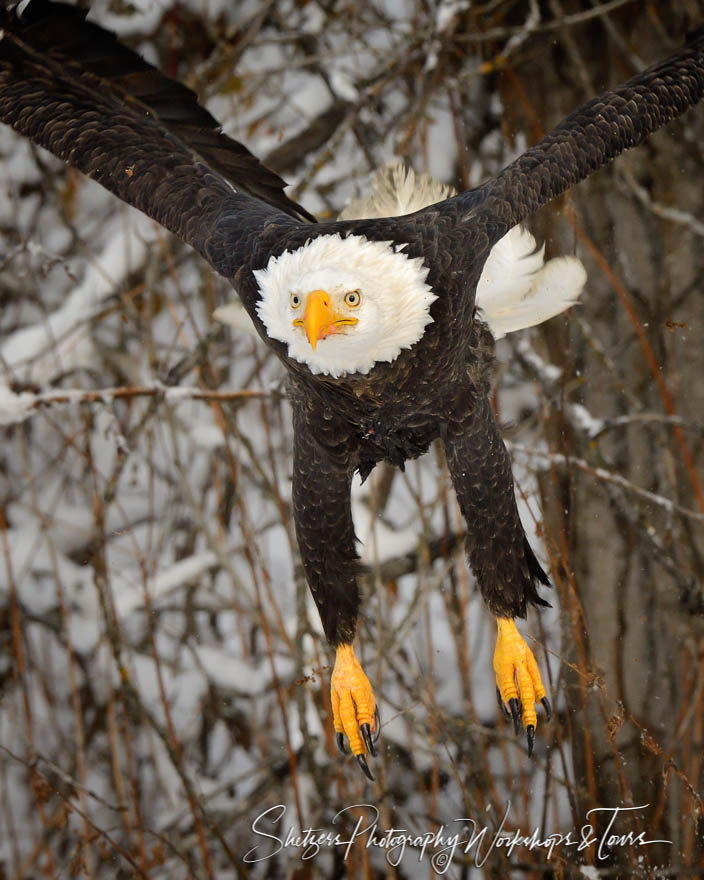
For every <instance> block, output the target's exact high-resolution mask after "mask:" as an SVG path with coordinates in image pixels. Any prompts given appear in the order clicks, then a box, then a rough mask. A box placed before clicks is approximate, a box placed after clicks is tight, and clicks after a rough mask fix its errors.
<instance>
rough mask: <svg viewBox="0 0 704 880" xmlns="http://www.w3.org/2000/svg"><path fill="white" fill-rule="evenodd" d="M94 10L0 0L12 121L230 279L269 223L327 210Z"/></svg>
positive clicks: (2, 64) (5, 110)
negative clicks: (292, 192) (90, 15)
mask: <svg viewBox="0 0 704 880" xmlns="http://www.w3.org/2000/svg"><path fill="white" fill-rule="evenodd" d="M85 17H86V12H85V11H84V10H80V9H78V8H76V7H74V6H68V5H65V4H61V3H50V2H48V0H33V2H32V3H30V4H29V5H28V6H27V7H25V9H24V11H23V12H22V14H21V15H20V14H18V13H17V10H16V9H10V10H8V9H0V32H1V33H2V39H0V119H2V121H3V122H7V123H9V124H10V125H11V126H12V127H13V128H15V129H16V130H17V131H19V132H21V133H22V134H25V135H27V137H30V138H31V139H32V140H33V141H35V142H36V143H38V144H40V145H41V146H43V147H46V148H47V149H49V150H51V152H52V153H54V154H55V155H56V156H59V157H60V158H61V159H64V160H65V161H66V162H68V163H69V164H70V165H72V166H73V167H74V168H77V169H79V170H80V171H82V172H83V173H84V174H87V175H88V176H89V177H92V178H94V179H95V180H97V181H98V182H99V183H101V184H102V185H103V186H104V187H106V189H108V190H110V191H111V192H112V193H114V194H115V195H116V196H118V197H119V198H120V199H122V200H123V201H125V202H127V203H128V204H130V205H133V206H134V207H135V208H138V209H139V210H140V211H143V212H144V213H145V214H147V215H148V216H149V217H152V218H153V219H154V220H156V221H157V222H159V223H161V224H162V225H163V226H165V227H166V228H167V229H169V230H171V231H172V232H174V233H175V234H176V235H178V236H179V237H180V238H182V239H183V240H184V241H186V242H187V243H188V244H190V245H192V246H193V247H194V248H195V249H196V250H197V251H198V252H199V253H201V254H202V255H203V256H205V257H206V259H208V260H209V261H210V263H211V264H212V265H213V266H214V268H215V269H216V270H217V271H218V272H220V273H221V274H223V275H225V276H226V277H229V278H232V277H233V275H234V273H235V271H236V270H237V267H238V265H239V263H240V262H241V258H242V256H243V255H244V254H245V253H246V252H247V242H248V240H249V239H250V237H251V236H252V235H253V234H256V233H257V231H259V230H260V229H261V228H262V226H263V225H265V224H267V223H272V222H274V223H278V224H284V225H286V226H288V225H291V224H296V223H297V222H299V218H305V219H306V220H314V219H315V218H313V217H312V216H311V215H310V214H308V212H307V211H305V210H304V209H303V208H302V207H301V206H300V205H297V204H296V203H295V202H293V201H291V200H290V199H289V198H288V197H287V196H286V195H285V193H284V187H285V183H284V181H283V180H282V179H281V178H280V177H279V176H278V175H277V174H275V173H274V172H273V171H270V170H269V169H268V168H266V167H265V166H264V165H262V164H261V163H260V162H259V160H258V159H257V158H256V157H255V156H253V155H252V153H250V152H249V150H248V149H247V148H246V147H244V146H242V144H239V143H237V142H236V141H233V140H232V139H230V138H228V137H227V136H226V135H224V134H222V132H221V131H220V126H219V124H218V123H217V121H216V120H215V119H214V118H213V117H212V116H211V115H210V113H208V111H207V110H205V109H204V108H203V107H201V106H200V105H199V104H198V100H197V98H196V95H195V94H194V93H193V92H192V91H191V90H190V89H188V88H186V87H185V86H183V85H182V84H180V83H178V82H176V81H175V80H172V79H169V78H168V77H166V76H163V75H162V74H161V73H159V72H158V71H157V70H156V69H155V68H153V67H152V66H151V65H149V64H147V62H146V61H144V59H142V58H141V57H140V56H139V55H137V54H136V53H135V52H132V51H131V50H130V49H128V48H126V47H125V46H123V45H121V44H120V43H119V42H118V41H117V39H116V38H115V36H114V34H112V33H110V32H109V31H107V30H105V29H104V28H102V27H99V26H98V25H96V24H93V23H92V22H89V21H86V20H85ZM224 218H226V220H227V222H225V223H223V222H222V221H223V219H224ZM220 227H223V228H226V230H227V241H226V243H225V242H221V241H220V239H221V235H220Z"/></svg>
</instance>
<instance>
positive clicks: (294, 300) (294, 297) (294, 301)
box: [290, 293, 301, 309]
mask: <svg viewBox="0 0 704 880" xmlns="http://www.w3.org/2000/svg"><path fill="white" fill-rule="evenodd" d="M290 303H291V308H292V309H297V308H298V307H299V306H300V304H301V295H300V294H299V293H292V294H291V299H290Z"/></svg>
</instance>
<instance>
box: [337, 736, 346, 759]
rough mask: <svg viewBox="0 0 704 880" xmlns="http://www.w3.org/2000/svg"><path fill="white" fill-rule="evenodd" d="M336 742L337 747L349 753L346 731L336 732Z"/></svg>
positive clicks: (344, 752)
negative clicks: (346, 743)
mask: <svg viewBox="0 0 704 880" xmlns="http://www.w3.org/2000/svg"><path fill="white" fill-rule="evenodd" d="M335 742H336V743H337V747H338V749H339V750H340V751H341V752H342V754H343V755H346V754H347V746H346V745H345V735H344V733H336V734H335Z"/></svg>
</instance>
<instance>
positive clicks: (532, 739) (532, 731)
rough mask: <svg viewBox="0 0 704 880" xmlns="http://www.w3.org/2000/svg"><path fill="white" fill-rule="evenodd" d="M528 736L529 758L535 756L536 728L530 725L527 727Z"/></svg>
mask: <svg viewBox="0 0 704 880" xmlns="http://www.w3.org/2000/svg"><path fill="white" fill-rule="evenodd" d="M526 736H527V737H528V757H529V758H530V756H531V755H532V754H533V746H534V745H535V727H533V725H532V724H529V725H528V727H526Z"/></svg>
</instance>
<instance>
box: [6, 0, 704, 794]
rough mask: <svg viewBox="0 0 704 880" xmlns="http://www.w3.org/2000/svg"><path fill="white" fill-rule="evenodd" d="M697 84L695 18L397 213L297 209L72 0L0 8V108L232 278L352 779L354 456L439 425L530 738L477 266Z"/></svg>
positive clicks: (536, 678)
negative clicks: (518, 148) (268, 407)
mask: <svg viewBox="0 0 704 880" xmlns="http://www.w3.org/2000/svg"><path fill="white" fill-rule="evenodd" d="M702 94H704V29H700V30H699V31H697V32H695V33H693V34H692V35H690V37H689V39H688V41H687V44H686V45H685V46H684V47H683V48H681V49H680V50H679V51H677V52H675V53H674V54H673V55H672V56H671V57H669V58H667V59H666V60H664V61H662V62H660V63H659V64H656V65H654V66H652V67H650V68H649V69H647V70H645V71H643V72H642V73H640V74H638V75H637V76H635V77H634V78H633V79H631V80H629V81H628V82H627V83H625V84H624V85H622V86H620V87H618V88H616V89H613V90H611V91H608V92H606V93H604V94H603V95H601V96H600V97H597V98H594V99H593V100H591V101H589V102H588V103H586V104H585V105H584V106H582V107H580V108H579V109H578V110H576V111H575V112H574V113H572V114H571V115H570V116H568V117H567V118H566V119H565V120H564V121H563V122H562V123H560V124H559V125H558V126H557V127H556V128H555V129H554V130H553V131H552V132H551V133H550V134H548V135H547V136H546V137H545V138H543V139H542V140H541V141H539V142H538V143H537V144H536V145H535V146H533V147H531V148H530V149H529V150H527V151H526V152H525V153H524V154H523V155H522V156H520V157H519V158H518V159H516V160H515V161H514V162H512V163H511V164H510V165H508V166H507V167H506V168H504V169H503V170H502V171H501V172H500V173H499V174H497V175H496V177H494V178H493V179H491V180H488V181H487V182H486V183H484V184H482V185H481V186H479V187H477V188H476V189H473V190H471V191H469V192H463V193H460V194H458V195H453V196H449V195H448V196H446V197H443V198H442V200H441V201H438V202H437V203H435V204H431V205H429V206H427V207H424V208H422V209H421V210H416V211H414V212H413V213H410V214H403V212H402V210H397V211H394V214H395V215H396V216H389V217H381V218H380V217H371V218H366V219H349V218H343V219H340V220H338V221H336V222H325V223H318V222H316V221H315V218H314V217H312V216H311V215H310V214H309V212H308V211H306V210H305V208H303V207H302V206H301V205H298V204H296V203H295V202H293V201H292V200H291V199H289V198H288V197H287V196H286V194H285V193H284V187H285V184H284V182H283V181H282V180H281V178H280V177H278V176H277V175H276V174H274V173H273V172H271V171H270V170H268V169H267V168H265V167H264V166H263V165H262V164H261V163H260V162H259V161H258V160H257V159H256V157H254V156H253V155H252V154H251V153H250V152H249V151H248V150H247V149H246V148H245V147H244V146H242V145H241V144H239V143H237V142H235V141H233V140H231V139H230V138H228V137H226V136H225V135H223V134H222V133H221V131H220V128H219V126H218V123H217V121H216V120H215V119H214V118H213V117H212V116H211V114H210V113H208V112H207V111H206V110H205V109H204V108H202V107H201V106H200V105H199V104H198V102H197V99H196V96H195V95H194V94H193V93H192V92H191V91H190V90H189V89H187V88H185V87H184V86H182V85H180V84H179V83H177V82H175V81H173V80H170V79H168V78H167V77H165V76H162V75H161V74H159V73H158V72H157V71H156V70H155V69H154V68H152V67H151V66H150V65H149V64H147V63H146V62H145V61H144V60H143V59H142V58H140V57H139V56H138V55H137V54H135V53H134V52H132V51H131V50H129V49H127V48H126V47H124V46H122V45H121V44H120V43H118V42H117V40H116V38H115V36H114V35H113V34H111V33H109V32H107V31H106V30H104V29H102V28H100V27H99V26H97V25H95V24H93V23H91V22H88V21H86V19H85V12H84V11H81V10H79V9H76V8H75V7H71V6H68V5H64V4H60V3H54V2H51V0H31V2H30V3H29V4H27V5H25V6H24V8H23V9H22V10H21V12H19V11H17V10H16V9H11V10H4V11H0V119H1V120H2V121H4V122H6V123H8V124H9V125H11V126H12V127H14V128H15V129H16V130H17V131H18V132H21V133H23V134H24V135H26V136H27V137H29V138H31V139H32V140H34V141H36V142H37V143H38V144H41V145H42V146H43V147H46V148H47V149H49V150H51V151H52V152H53V153H55V154H56V155H57V156H58V157H60V158H62V159H64V160H65V161H66V162H68V163H69V164H71V165H72V166H74V167H75V168H77V169H79V170H80V171H82V172H84V173H85V174H87V175H89V176H90V177H92V178H94V179H95V180H97V181H99V182H100V183H101V184H103V185H104V186H105V187H106V188H107V189H108V190H110V191H111V192H113V193H114V194H115V195H116V196H118V197H119V198H121V199H123V200H124V201H125V202H127V203H129V204H131V205H133V206H135V207H136V208H139V209H140V210H141V211H143V212H144V213H146V214H147V215H149V216H150V217H152V218H153V219H154V220H156V221H158V222H159V223H161V224H163V225H164V226H165V227H166V228H167V229H169V230H171V231H172V232H173V233H175V234H176V235H177V236H180V237H181V238H182V239H183V240H184V241H185V242H187V243H188V244H190V245H191V246H192V247H193V248H195V250H196V251H198V253H200V254H201V255H202V256H203V257H204V258H205V259H206V260H208V261H209V262H210V264H211V265H212V266H213V268H214V269H215V270H216V271H217V272H219V273H220V274H221V275H223V276H224V277H225V278H227V279H229V280H230V281H231V283H232V285H233V286H234V288H235V289H236V291H237V293H238V295H239V297H240V300H241V302H242V304H243V305H244V308H245V309H246V311H247V313H248V315H249V317H250V319H251V321H252V322H253V324H254V327H255V328H256V331H257V333H258V334H259V335H260V336H261V338H262V339H263V340H264V342H265V343H266V344H267V345H268V346H270V347H271V348H272V349H273V351H274V352H275V353H276V354H277V356H278V357H279V358H280V360H281V361H282V363H283V364H284V366H285V367H286V369H287V374H288V392H289V396H290V401H291V404H292V408H293V419H294V436H295V442H294V460H293V513H294V519H295V527H296V535H297V539H298V543H299V547H300V552H301V557H302V560H303V565H304V568H305V573H306V577H307V580H308V583H309V586H310V589H311V592H312V595H313V598H314V600H315V603H316V605H317V607H318V610H319V612H320V617H321V620H322V624H323V629H324V631H325V635H326V637H327V640H328V642H329V643H330V645H331V647H332V648H333V649H334V651H335V666H334V670H333V673H332V677H331V697H332V708H333V716H334V726H335V731H336V734H337V741H338V745H339V746H340V747H341V748H343V747H344V742H345V738H346V739H347V740H348V742H349V746H350V748H351V750H352V752H353V753H354V754H355V755H356V756H357V760H358V761H359V764H360V766H361V767H362V769H363V770H364V772H365V773H366V774H367V775H368V776H370V777H371V773H370V770H369V766H368V763H367V760H366V757H365V755H366V754H367V753H369V754H372V755H374V754H375V737H376V736H377V735H378V727H379V720H378V715H377V712H376V700H375V698H374V694H373V691H372V688H371V685H370V682H369V680H368V678H367V676H366V675H365V673H364V671H363V670H362V667H361V665H360V664H359V662H358V660H357V658H356V656H355V653H354V649H353V641H354V638H355V632H356V624H357V618H358V614H359V610H360V587H359V574H360V566H359V562H358V557H357V553H356V549H355V535H354V528H353V522H352V513H351V503H350V486H351V481H352V477H353V474H354V473H355V472H359V473H360V474H361V476H362V477H363V478H364V477H366V476H368V475H369V473H370V472H371V470H372V469H373V467H374V466H375V465H376V464H377V463H378V462H380V461H388V462H391V463H392V464H395V465H398V466H400V467H403V464H404V462H405V461H406V460H407V459H411V458H415V457H417V456H419V455H421V454H422V453H424V452H425V451H426V450H427V449H428V447H429V445H430V444H431V442H432V441H433V440H435V439H437V438H439V439H440V440H441V442H442V444H443V447H444V451H445V456H446V459H447V463H448V467H449V471H450V474H451V477H452V481H453V484H454V487H455V490H456V493H457V497H458V500H459V504H460V508H461V510H462V513H463V515H464V518H465V520H466V523H467V553H468V556H469V561H470V563H471V566H472V568H473V570H474V573H475V575H476V578H477V582H478V584H479V587H480V590H481V592H482V595H483V597H484V599H485V601H486V604H487V606H488V608H489V610H490V611H491V613H492V614H493V615H494V616H495V617H496V620H497V626H498V641H497V646H496V653H495V656H494V668H495V671H496V680H497V688H498V692H499V697H500V703H501V706H502V707H503V708H504V710H506V707H508V710H506V711H510V714H511V715H512V716H513V720H514V724H515V726H516V728H517V729H518V728H519V727H520V726H521V725H522V726H523V727H524V729H525V731H526V735H527V739H528V748H529V751H531V750H532V748H533V742H534V737H535V730H536V725H537V714H536V710H535V703H537V702H542V703H543V705H544V707H545V710H546V713H547V714H548V716H549V713H550V705H549V702H548V700H547V696H546V692H545V688H544V686H543V683H542V681H541V678H540V674H539V671H538V666H537V664H536V661H535V658H534V657H533V654H532V652H531V651H530V649H529V648H528V646H527V645H526V643H525V641H524V640H523V639H522V637H521V636H520V634H519V632H518V630H517V628H516V625H515V622H514V620H515V618H516V617H523V616H525V613H526V608H527V606H528V605H529V604H533V605H537V606H540V605H545V604H547V603H546V602H545V600H544V599H543V598H542V597H541V596H540V595H539V593H538V586H539V585H547V584H548V578H547V576H546V574H545V572H544V571H543V569H542V567H541V566H540V564H539V563H538V561H537V559H536V557H535V555H534V553H533V551H532V550H531V548H530V546H529V544H528V541H527V540H526V537H525V534H524V531H523V527H522V525H521V522H520V519H519V515H518V510H517V507H516V501H515V497H514V488H513V479H512V474H511V465H510V461H509V457H508V454H507V452H506V449H505V447H504V444H503V441H502V439H501V436H500V433H499V430H498V427H497V424H496V422H495V419H494V415H493V412H492V407H491V405H490V401H489V388H490V376H491V363H492V359H493V348H494V339H493V336H492V331H491V326H490V323H487V320H486V306H485V305H482V299H481V290H482V283H483V282H482V278H483V277H484V279H486V277H487V276H486V274H485V273H486V271H487V266H489V268H490V267H491V263H490V262H489V261H490V260H491V259H492V256H491V255H492V253H493V249H494V248H495V246H496V245H497V243H499V242H500V241H501V240H502V239H503V238H504V236H506V235H507V233H509V232H510V230H512V229H514V227H517V226H518V224H520V223H521V222H522V221H523V220H524V219H525V218H526V217H528V216H529V215H530V214H531V213H532V212H533V211H535V210H536V209H537V208H539V207H540V206H541V205H543V204H545V203H546V202H548V201H549V200H550V199H552V198H554V197H555V196H557V195H559V194H560V193H562V192H564V191H565V190H566V189H567V188H569V187H571V186H573V185H574V184H576V183H577V182H578V181H580V180H582V179H583V178H585V177H586V176H588V175H589V174H591V173H592V172H594V171H596V170H597V169H598V168H600V167H601V166H602V165H604V164H605V163H606V162H608V161H609V160H611V159H612V158H613V157H614V156H616V155H618V154H619V153H620V152H622V151H623V150H625V149H626V148H629V147H633V146H636V145H637V144H640V143H641V142H642V141H643V140H644V139H645V138H646V137H647V136H648V135H649V134H650V133H651V132H653V131H655V130H656V129H657V128H659V127H660V126H662V125H664V124H665V123H667V122H668V121H670V120H672V119H673V118H675V117H676V116H678V115H679V114H681V113H683V112H684V111H685V110H686V109H687V108H689V107H691V106H692V105H694V104H695V103H696V102H698V101H699V100H700V99H701V97H702ZM478 297H479V300H478ZM557 310H558V311H559V308H558V309H557ZM489 311H491V309H489ZM528 320H529V323H534V321H533V320H530V319H528ZM498 331H499V332H501V328H500V327H498Z"/></svg>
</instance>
